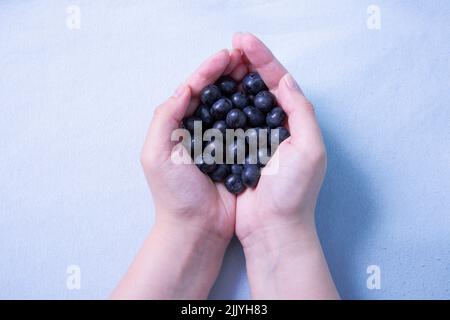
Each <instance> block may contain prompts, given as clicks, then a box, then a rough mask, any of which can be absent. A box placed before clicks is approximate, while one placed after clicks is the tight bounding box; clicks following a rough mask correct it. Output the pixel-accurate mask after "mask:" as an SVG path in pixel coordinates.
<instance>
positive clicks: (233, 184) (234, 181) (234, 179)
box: [225, 174, 245, 194]
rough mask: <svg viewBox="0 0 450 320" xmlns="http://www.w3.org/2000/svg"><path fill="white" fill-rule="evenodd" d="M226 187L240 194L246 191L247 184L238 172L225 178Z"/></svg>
mask: <svg viewBox="0 0 450 320" xmlns="http://www.w3.org/2000/svg"><path fill="white" fill-rule="evenodd" d="M225 187H226V188H227V190H228V191H229V192H231V193H233V194H239V193H241V192H242V191H244V189H245V186H244V183H243V182H242V178H241V176H240V175H238V174H230V175H229V176H227V177H226V178H225Z"/></svg>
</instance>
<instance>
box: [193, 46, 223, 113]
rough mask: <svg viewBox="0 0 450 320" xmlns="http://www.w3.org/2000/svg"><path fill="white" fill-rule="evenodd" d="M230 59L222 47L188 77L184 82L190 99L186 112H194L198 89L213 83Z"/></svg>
mask: <svg viewBox="0 0 450 320" xmlns="http://www.w3.org/2000/svg"><path fill="white" fill-rule="evenodd" d="M230 59H231V58H230V53H229V51H228V50H227V49H223V50H221V51H219V52H217V53H216V54H214V55H212V56H211V57H210V58H208V59H207V60H206V61H205V62H203V63H202V64H201V65H200V67H198V68H197V70H196V71H195V72H194V73H193V74H192V75H191V76H190V77H189V78H188V80H187V82H186V83H187V84H188V85H189V87H190V88H191V93H192V101H191V103H190V104H189V107H188V109H187V114H191V113H193V112H194V110H195V108H196V107H197V105H198V102H199V94H200V91H201V90H202V89H203V88H204V87H205V86H207V85H208V84H211V83H214V82H215V81H216V80H217V79H218V78H219V77H220V76H221V75H222V74H223V72H224V71H225V69H226V68H227V67H228V64H229V63H230Z"/></svg>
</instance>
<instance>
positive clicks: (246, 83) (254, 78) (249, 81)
mask: <svg viewBox="0 0 450 320" xmlns="http://www.w3.org/2000/svg"><path fill="white" fill-rule="evenodd" d="M242 87H243V88H244V90H245V92H247V93H248V94H257V93H258V92H260V91H262V90H267V86H266V84H265V83H264V81H263V80H262V79H261V76H260V75H259V74H258V73H256V72H251V73H249V74H247V75H246V76H245V77H244V79H242Z"/></svg>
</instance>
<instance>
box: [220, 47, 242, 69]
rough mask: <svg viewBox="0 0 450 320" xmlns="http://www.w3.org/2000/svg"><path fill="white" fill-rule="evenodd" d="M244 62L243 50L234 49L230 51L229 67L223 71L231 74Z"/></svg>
mask: <svg viewBox="0 0 450 320" xmlns="http://www.w3.org/2000/svg"><path fill="white" fill-rule="evenodd" d="M241 63H242V52H241V50H239V49H233V50H231V52H230V62H229V63H228V66H227V68H226V69H225V71H224V72H223V74H225V75H229V74H230V73H231V72H232V71H233V70H234V69H235V68H236V67H237V66H238V65H239V64H241Z"/></svg>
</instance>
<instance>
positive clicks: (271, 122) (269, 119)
mask: <svg viewBox="0 0 450 320" xmlns="http://www.w3.org/2000/svg"><path fill="white" fill-rule="evenodd" d="M285 118H286V114H285V113H284V111H283V109H281V108H280V107H275V108H273V109H272V110H271V111H270V112H269V113H268V114H267V116H266V123H267V125H268V126H269V127H270V128H276V127H280V126H282V125H283V122H284V119H285Z"/></svg>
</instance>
